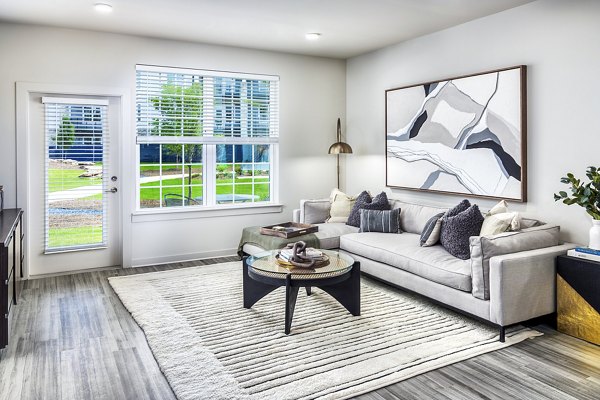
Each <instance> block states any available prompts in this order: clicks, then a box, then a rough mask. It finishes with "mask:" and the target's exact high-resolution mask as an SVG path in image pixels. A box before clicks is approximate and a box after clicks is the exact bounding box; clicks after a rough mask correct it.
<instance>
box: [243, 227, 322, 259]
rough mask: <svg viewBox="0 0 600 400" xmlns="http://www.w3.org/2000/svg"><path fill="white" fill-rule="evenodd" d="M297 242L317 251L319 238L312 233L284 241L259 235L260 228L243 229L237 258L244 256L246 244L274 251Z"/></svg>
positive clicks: (275, 237)
mask: <svg viewBox="0 0 600 400" xmlns="http://www.w3.org/2000/svg"><path fill="white" fill-rule="evenodd" d="M299 240H302V241H304V242H306V245H307V246H308V247H314V248H317V249H318V248H319V247H320V243H319V238H317V236H316V235H315V234H314V233H308V234H306V235H301V236H296V237H293V238H291V239H284V238H281V237H278V236H269V235H262V234H261V233H260V226H250V227H248V228H244V230H243V231H242V238H241V239H240V245H239V246H238V256H240V258H241V257H242V256H243V255H244V252H243V250H242V249H243V247H244V245H245V244H246V243H248V244H253V245H255V246H258V247H261V248H263V249H265V250H276V249H282V248H284V247H285V246H286V245H287V244H288V243H295V242H297V241H299Z"/></svg>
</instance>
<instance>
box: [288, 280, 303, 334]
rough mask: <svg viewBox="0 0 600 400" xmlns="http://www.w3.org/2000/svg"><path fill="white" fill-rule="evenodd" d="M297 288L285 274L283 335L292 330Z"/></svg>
mask: <svg viewBox="0 0 600 400" xmlns="http://www.w3.org/2000/svg"><path fill="white" fill-rule="evenodd" d="M298 289H300V288H299V287H298V286H292V274H287V276H286V278H285V334H286V335H289V334H290V330H291V329H292V318H293V317H294V309H295V308H296V299H297V298H298Z"/></svg>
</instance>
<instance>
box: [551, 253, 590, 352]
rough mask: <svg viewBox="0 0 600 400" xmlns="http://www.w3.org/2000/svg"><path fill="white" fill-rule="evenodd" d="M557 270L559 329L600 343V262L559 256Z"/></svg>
mask: <svg viewBox="0 0 600 400" xmlns="http://www.w3.org/2000/svg"><path fill="white" fill-rule="evenodd" d="M556 270H557V271H556V272H557V277H556V306H557V328H558V331H559V332H562V333H566V334H567V335H571V336H575V337H577V338H579V339H583V340H586V341H588V342H591V343H594V344H597V345H600V262H595V261H590V260H584V259H581V258H576V257H569V256H559V257H558V258H557V261H556Z"/></svg>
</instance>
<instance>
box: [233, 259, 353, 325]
mask: <svg viewBox="0 0 600 400" xmlns="http://www.w3.org/2000/svg"><path fill="white" fill-rule="evenodd" d="M321 251H322V252H323V253H325V254H326V255H327V256H328V257H329V264H328V265H325V266H323V267H318V268H297V267H296V268H287V267H283V266H281V265H280V264H279V263H278V262H277V260H276V258H275V255H276V254H277V253H278V250H272V251H265V252H262V253H259V254H256V255H254V256H250V257H244V259H243V271H244V280H243V288H244V307H245V308H251V307H252V306H253V305H254V304H255V303H256V302H257V301H259V300H260V299H262V298H263V297H265V296H266V295H267V294H269V293H271V292H272V291H273V290H275V289H277V288H278V287H280V286H285V333H286V335H287V334H289V333H290V330H291V327H292V317H293V315H294V308H295V307H296V298H297V297H298V290H299V289H300V288H301V287H304V288H306V294H307V295H308V296H310V294H311V288H312V287H318V288H320V289H322V290H323V291H325V292H327V293H329V295H330V296H331V297H333V298H334V299H336V300H337V301H338V303H340V304H341V305H343V306H344V307H345V308H346V310H348V311H349V312H350V313H351V314H352V315H355V316H357V315H360V263H359V262H357V261H354V259H352V257H350V256H348V255H346V254H343V253H339V252H337V251H331V250H321Z"/></svg>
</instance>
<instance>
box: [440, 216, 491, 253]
mask: <svg viewBox="0 0 600 400" xmlns="http://www.w3.org/2000/svg"><path fill="white" fill-rule="evenodd" d="M450 211H452V210H450ZM450 211H448V213H446V215H445V216H444V218H442V234H441V235H440V243H441V244H442V246H444V248H445V249H446V250H448V253H450V254H452V255H453V256H454V257H458V258H460V259H463V260H468V259H469V257H470V256H471V250H470V247H469V238H470V237H471V236H479V232H481V225H482V224H483V215H481V211H479V207H477V205H476V204H473V205H472V206H470V207H469V208H467V209H466V210H465V211H463V212H461V213H459V214H456V215H453V216H449V215H450Z"/></svg>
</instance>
